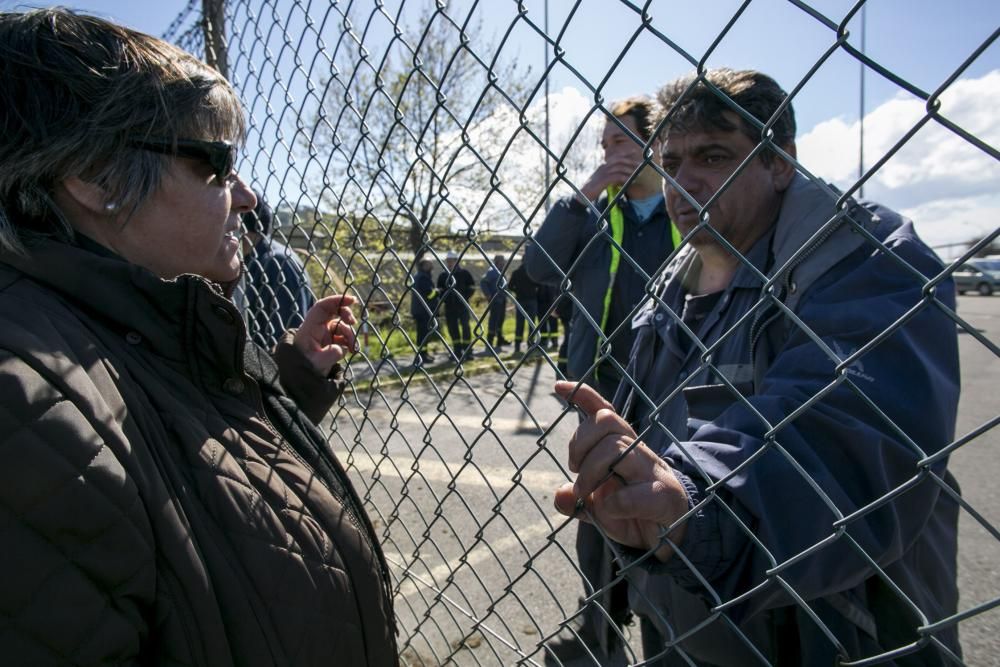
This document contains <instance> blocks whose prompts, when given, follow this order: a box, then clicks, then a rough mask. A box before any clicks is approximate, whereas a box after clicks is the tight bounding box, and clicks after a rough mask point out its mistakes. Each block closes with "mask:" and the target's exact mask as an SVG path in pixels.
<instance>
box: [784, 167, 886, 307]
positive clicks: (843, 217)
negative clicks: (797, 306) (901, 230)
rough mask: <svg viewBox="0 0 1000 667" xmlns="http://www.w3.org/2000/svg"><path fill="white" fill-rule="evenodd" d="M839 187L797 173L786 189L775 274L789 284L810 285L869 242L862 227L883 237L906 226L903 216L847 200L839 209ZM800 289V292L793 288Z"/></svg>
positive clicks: (851, 199) (850, 199) (874, 234)
mask: <svg viewBox="0 0 1000 667" xmlns="http://www.w3.org/2000/svg"><path fill="white" fill-rule="evenodd" d="M840 198H841V193H840V191H839V190H837V189H836V188H834V187H833V186H831V185H828V184H825V183H820V182H816V181H811V180H809V179H807V178H806V177H804V176H803V175H802V174H800V173H798V172H796V174H795V176H794V177H793V178H792V182H791V184H790V185H789V186H788V189H787V190H786V191H785V194H784V197H783V198H782V202H781V211H780V213H779V214H778V220H777V222H776V223H775V226H774V238H773V240H772V245H771V251H772V254H773V258H774V262H773V267H774V268H773V270H772V271H771V275H780V274H782V273H785V274H786V276H784V277H783V278H785V279H786V280H787V281H788V282H789V284H792V283H795V284H797V285H798V286H800V287H805V286H806V285H809V284H812V282H813V281H815V280H816V279H817V278H818V277H819V276H821V275H823V274H824V273H826V272H827V271H828V270H829V269H830V268H831V267H832V266H833V265H834V264H836V263H837V262H839V261H840V260H842V259H843V258H844V257H846V256H847V255H849V254H851V253H852V252H854V251H855V250H857V249H858V248H859V247H861V246H862V245H864V244H865V243H869V242H870V241H869V240H868V239H867V238H866V235H865V234H863V233H861V232H860V231H859V228H861V229H864V230H865V231H867V232H869V233H870V234H872V235H873V236H876V237H880V238H884V237H885V236H886V235H888V233H889V232H891V231H892V230H894V229H896V228H897V227H899V226H900V224H902V219H901V218H900V216H899V215H897V214H895V213H893V212H891V211H888V210H887V209H881V208H880V213H881V215H880V214H877V213H876V212H875V210H874V209H875V208H876V207H875V206H874V205H868V206H865V205H862V204H860V203H858V202H857V201H855V200H854V199H853V198H850V197H849V198H847V199H846V200H845V201H844V203H843V204H842V206H841V207H840V208H839V209H838V207H837V202H838V201H839V199H840ZM792 291H797V290H792Z"/></svg>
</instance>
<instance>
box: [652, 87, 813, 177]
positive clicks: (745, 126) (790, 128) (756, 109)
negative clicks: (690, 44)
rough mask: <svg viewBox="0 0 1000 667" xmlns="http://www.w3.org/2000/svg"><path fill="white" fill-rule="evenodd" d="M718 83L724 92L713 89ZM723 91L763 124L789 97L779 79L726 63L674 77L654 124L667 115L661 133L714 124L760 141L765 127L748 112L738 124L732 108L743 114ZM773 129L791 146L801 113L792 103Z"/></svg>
mask: <svg viewBox="0 0 1000 667" xmlns="http://www.w3.org/2000/svg"><path fill="white" fill-rule="evenodd" d="M706 82H707V83H706ZM713 86H714V87H715V88H717V89H718V91H716V90H713V88H712V87H713ZM720 92H721V93H722V94H720ZM723 95H725V96H727V97H729V99H730V100H732V101H733V102H734V103H735V104H737V105H738V106H739V107H740V108H742V109H743V110H744V111H746V112H747V113H749V114H750V115H751V116H753V117H754V118H756V119H757V120H759V121H760V122H761V123H767V122H768V121H769V120H771V117H772V116H773V115H774V114H775V112H776V111H777V110H778V107H779V106H781V104H782V103H783V102H784V101H785V98H787V97H788V94H787V93H786V92H785V91H784V90H782V89H781V86H779V85H778V83H777V82H776V81H775V80H774V79H772V78H771V77H769V76H767V75H766V74H762V73H760V72H757V71H754V70H731V69H725V68H723V69H713V70H708V71H707V72H705V73H704V74H702V75H701V76H698V75H697V74H695V73H692V74H689V75H687V76H684V77H681V78H679V79H676V80H675V81H671V82H670V83H668V84H667V85H665V86H664V87H663V88H661V89H660V92H659V93H658V94H657V99H656V101H657V103H658V104H659V109H658V110H657V113H656V114H655V117H654V118H653V121H652V126H651V129H654V130H655V129H656V127H657V126H658V125H659V124H660V122H661V121H663V119H664V118H666V122H664V123H663V127H662V128H660V136H661V137H665V136H666V134H667V132H670V131H671V130H676V131H681V132H689V131H692V130H697V129H712V128H714V129H718V130H723V131H727V132H731V131H733V130H739V131H740V132H742V133H743V134H744V135H746V136H747V137H748V138H749V139H750V140H751V141H753V142H754V143H755V144H756V143H759V142H760V141H761V138H762V131H761V129H760V128H758V127H754V126H753V125H752V124H751V123H749V122H747V120H746V119H745V118H743V117H742V116H740V117H739V121H738V122H737V123H734V122H732V120H731V117H730V116H728V115H727V114H726V112H730V113H733V114H736V115H737V116H739V114H738V112H736V111H735V110H734V109H733V107H732V106H730V104H729V103H728V102H727V101H726V100H725V97H723ZM771 129H772V130H773V132H774V136H773V139H772V142H773V143H774V144H775V145H777V146H781V147H785V146H789V145H791V144H792V143H793V142H794V141H795V112H794V111H793V110H792V105H791V104H789V105H788V106H787V107H786V108H785V110H784V112H782V114H781V116H780V117H779V118H778V119H777V121H776V122H775V123H774V125H772V126H771ZM771 156H772V153H771V152H770V151H765V152H763V153H762V154H761V159H763V160H764V161H765V162H766V161H768V160H770V159H771Z"/></svg>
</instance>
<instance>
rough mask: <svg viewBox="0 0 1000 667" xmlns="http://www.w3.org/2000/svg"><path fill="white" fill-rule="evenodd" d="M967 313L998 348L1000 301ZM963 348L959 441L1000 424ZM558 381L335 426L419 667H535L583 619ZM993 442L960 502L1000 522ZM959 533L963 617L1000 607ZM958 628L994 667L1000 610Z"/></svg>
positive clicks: (382, 407)
mask: <svg viewBox="0 0 1000 667" xmlns="http://www.w3.org/2000/svg"><path fill="white" fill-rule="evenodd" d="M958 312H959V315H960V316H961V317H962V318H964V319H966V320H967V321H968V323H969V324H970V325H971V326H972V327H973V328H975V329H976V330H977V332H978V334H979V335H980V336H981V337H983V338H985V339H987V340H989V341H992V342H993V345H994V346H995V345H996V344H997V343H998V342H1000V297H992V298H991V297H978V296H968V297H961V298H960V301H959V311H958ZM960 346H961V347H960V350H961V359H962V373H963V394H962V400H961V405H960V410H959V422H958V433H959V434H960V435H964V434H968V433H972V432H974V431H975V430H976V429H978V428H980V427H982V426H983V424H985V423H987V422H989V421H990V420H992V419H996V418H997V417H998V415H1000V362H998V359H997V356H996V355H995V354H994V353H993V351H992V350H990V349H989V348H988V347H987V346H985V345H984V344H983V343H982V342H981V341H980V340H978V339H977V338H976V337H974V336H973V335H971V334H969V333H961V334H960ZM479 363H490V362H488V361H485V360H484V361H481V362H479ZM385 375H386V374H385V373H383V374H382V375H380V376H385ZM387 375H391V373H389V374H387ZM406 376H407V374H406V373H404V374H403V377H406ZM553 380H554V372H553V370H552V368H551V366H550V364H548V363H541V364H537V363H525V364H523V365H520V366H518V365H516V364H515V362H507V365H506V366H505V367H503V368H501V367H500V366H499V365H498V364H495V363H494V365H493V367H492V371H490V372H486V373H482V374H477V375H473V376H470V377H461V376H456V375H453V374H452V375H450V376H448V377H444V378H442V377H438V378H437V379H436V380H435V381H434V382H432V383H429V382H411V383H409V384H403V385H399V384H393V385H387V386H385V387H383V388H381V389H378V390H376V391H374V392H372V393H370V394H369V393H365V394H358V395H357V396H353V397H351V400H350V402H349V405H348V407H347V408H346V409H345V410H343V411H342V412H341V413H340V415H339V416H338V418H337V429H336V432H335V435H334V437H333V440H334V447H335V448H336V449H337V450H338V452H339V453H341V454H342V455H343V457H344V460H345V462H346V463H348V464H349V465H350V466H351V467H352V469H353V471H354V474H355V475H356V479H357V481H358V485H359V488H361V489H365V490H366V496H367V497H366V500H367V501H368V502H369V505H370V507H373V508H375V511H374V515H375V520H376V523H377V526H378V529H379V530H381V531H385V535H386V536H387V540H386V549H387V555H388V558H389V560H390V564H391V567H392V568H393V569H394V571H395V574H396V576H397V577H398V578H399V580H402V581H404V583H403V584H402V587H401V590H400V594H399V597H398V600H397V605H396V608H397V612H398V614H399V616H400V618H401V620H402V624H403V627H404V628H405V632H404V634H406V635H408V634H413V633H414V629H416V633H415V635H416V639H415V640H414V642H413V644H412V646H410V647H409V648H408V649H407V657H408V659H409V661H410V662H411V664H427V665H435V664H441V663H443V662H445V661H446V659H447V658H448V656H450V655H452V654H453V653H454V655H453V657H452V659H453V660H454V661H455V662H457V663H459V664H487V665H493V664H495V665H508V664H514V663H515V662H517V661H518V660H522V659H526V660H528V661H529V662H530V661H531V660H534V661H538V662H541V654H540V653H539V652H537V650H536V646H537V644H538V642H539V641H541V640H542V639H543V638H545V637H547V636H548V635H550V634H551V633H553V632H555V631H556V630H557V627H558V626H557V624H558V622H559V621H560V620H562V619H564V618H566V617H567V616H569V615H571V614H572V613H573V610H574V608H575V605H576V599H577V595H578V594H579V587H580V584H579V578H578V575H577V573H576V571H575V569H574V566H573V547H572V544H573V536H574V534H575V527H574V526H573V524H568V525H567V524H565V522H563V520H562V518H561V517H560V516H559V515H558V514H556V512H555V511H554V510H553V509H552V491H553V489H554V488H555V487H556V486H557V485H558V484H559V483H560V482H562V481H564V480H566V479H568V478H569V476H568V474H567V472H566V471H565V469H564V468H563V457H564V452H565V442H566V441H567V440H568V438H569V436H570V434H571V433H572V431H573V426H574V425H575V423H576V417H575V415H574V414H572V413H567V412H563V410H562V407H561V405H560V403H559V401H558V400H557V399H556V398H555V397H554V396H553V395H552V394H551V391H550V387H551V384H552V381H553ZM532 388H533V389H532ZM543 433H544V436H543ZM998 433H1000V431H998V429H993V430H990V431H988V432H986V433H983V434H981V435H978V436H977V437H976V438H974V439H972V440H971V441H970V442H968V443H967V444H966V445H964V446H963V447H962V448H961V449H959V450H958V451H957V452H956V453H955V454H954V456H953V459H952V469H953V471H954V472H955V474H956V476H957V477H958V479H959V481H960V483H961V485H962V489H963V495H964V497H965V498H966V500H967V501H968V502H969V503H970V504H971V505H972V507H974V508H975V509H976V510H977V511H978V512H979V513H980V515H981V517H982V518H983V519H984V520H985V521H988V522H989V523H990V524H991V525H992V526H997V527H1000V491H998V489H1000V483H998V479H1000V460H998V459H1000V457H998V453H1000V450H998V447H997V445H998V441H1000V435H998ZM960 530H961V535H960V540H961V542H960V554H959V561H960V562H959V575H960V586H961V590H962V600H961V603H960V604H961V609H963V610H969V609H976V608H977V607H978V606H979V605H984V604H987V603H989V602H991V601H994V600H1000V576H998V568H1000V541H998V540H997V539H995V538H994V536H993V535H991V534H990V532H989V531H988V530H987V529H985V528H983V527H982V525H981V524H979V523H978V522H977V521H976V520H975V519H974V518H972V516H971V515H970V514H968V513H963V517H962V520H961V524H960ZM476 621H479V624H476ZM470 629H472V632H471V636H469V637H468V638H467V639H466V646H465V647H464V648H461V649H460V650H458V652H457V653H455V649H456V647H459V646H460V643H461V641H462V640H463V638H465V637H466V635H467V634H469V632H470ZM961 631H962V639H963V645H964V647H965V651H966V661H967V664H969V665H998V666H1000V607H998V608H996V609H992V610H986V611H982V612H981V613H979V614H977V615H976V616H974V617H972V618H970V619H968V620H966V621H964V622H963V623H962V624H961ZM636 634H637V633H636ZM633 639H634V638H633ZM632 645H633V646H637V641H633V642H632ZM470 651H471V653H469V652H470ZM636 659H638V658H636Z"/></svg>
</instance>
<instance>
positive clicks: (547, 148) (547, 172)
mask: <svg viewBox="0 0 1000 667" xmlns="http://www.w3.org/2000/svg"><path fill="white" fill-rule="evenodd" d="M545 36H546V37H548V36H549V0H545ZM543 44H544V46H545V212H546V213H548V212H549V206H550V203H549V188H550V187H551V176H550V174H551V171H552V170H551V166H550V164H549V151H550V150H551V148H550V145H551V144H550V143H549V43H548V42H543Z"/></svg>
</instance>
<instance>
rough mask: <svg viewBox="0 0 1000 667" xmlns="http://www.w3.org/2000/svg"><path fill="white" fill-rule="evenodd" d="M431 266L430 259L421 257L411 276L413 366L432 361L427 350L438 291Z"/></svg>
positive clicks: (432, 358)
mask: <svg viewBox="0 0 1000 667" xmlns="http://www.w3.org/2000/svg"><path fill="white" fill-rule="evenodd" d="M432 266H433V264H432V263H431V260H429V259H426V258H425V259H421V260H420V262H418V263H417V273H416V275H414V276H413V293H412V294H411V295H410V315H411V316H412V317H413V321H414V322H415V323H416V325H417V340H416V344H417V357H416V359H414V362H413V364H414V365H415V366H416V365H419V364H429V363H431V362H433V361H434V357H432V356H431V355H430V353H429V352H428V351H427V345H428V338H429V337H430V333H431V323H432V322H433V320H434V311H435V310H437V303H438V291H437V290H436V289H435V288H434V278H433V277H432V276H431V267H432Z"/></svg>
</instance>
